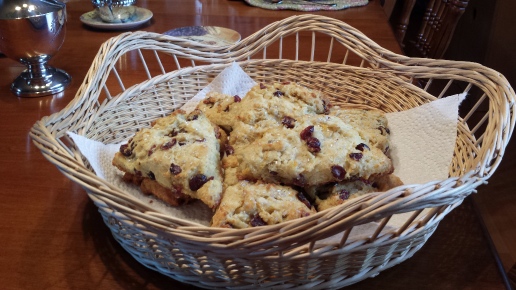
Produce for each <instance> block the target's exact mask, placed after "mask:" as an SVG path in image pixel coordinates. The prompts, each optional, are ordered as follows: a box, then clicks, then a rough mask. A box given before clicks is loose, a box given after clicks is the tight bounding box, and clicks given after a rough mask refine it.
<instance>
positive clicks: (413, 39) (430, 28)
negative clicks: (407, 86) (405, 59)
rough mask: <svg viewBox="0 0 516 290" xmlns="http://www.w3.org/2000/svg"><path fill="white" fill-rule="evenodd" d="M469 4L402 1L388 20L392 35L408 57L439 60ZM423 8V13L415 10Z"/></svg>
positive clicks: (440, 0)
mask: <svg viewBox="0 0 516 290" xmlns="http://www.w3.org/2000/svg"><path fill="white" fill-rule="evenodd" d="M468 3H469V0H421V1H420V0H417V1H416V0H401V1H398V3H397V5H396V7H395V8H394V9H395V11H393V13H392V16H391V24H392V25H393V29H394V32H395V35H396V37H397V39H398V41H399V43H400V45H401V47H402V48H403V50H404V51H405V54H406V55H408V56H415V57H428V58H442V57H443V55H444V53H445V52H446V49H447V48H448V45H449V44H450V41H451V39H452V37H453V33H454V31H455V27H456V26H457V23H458V22H459V19H460V17H461V16H462V14H464V11H465V10H466V7H467V6H468ZM417 4H419V5H426V8H425V10H424V12H423V13H418V12H417V11H414V10H415V9H414V7H415V6H416V5H417Z"/></svg>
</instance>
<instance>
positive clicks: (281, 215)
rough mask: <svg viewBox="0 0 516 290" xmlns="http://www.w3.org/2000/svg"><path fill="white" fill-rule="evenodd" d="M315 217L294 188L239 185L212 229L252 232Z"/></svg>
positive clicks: (218, 212)
mask: <svg viewBox="0 0 516 290" xmlns="http://www.w3.org/2000/svg"><path fill="white" fill-rule="evenodd" d="M314 213H316V211H315V209H314V207H313V206H312V205H311V204H310V202H309V201H308V200H307V199H306V197H305V196H304V195H303V193H301V192H299V191H296V190H294V189H292V188H291V187H287V186H282V185H277V184H270V183H262V182H257V183H254V182H249V181H239V182H237V183H236V184H234V185H231V186H229V187H228V188H227V189H226V190H225V192H224V196H223V197H222V200H221V202H220V205H219V207H218V208H217V210H216V211H215V214H214V215H213V218H212V222H211V226H213V227H226V228H249V227H256V226H264V225H274V224H278V223H281V222H285V221H288V220H293V219H297V218H300V217H306V216H309V215H311V214H314Z"/></svg>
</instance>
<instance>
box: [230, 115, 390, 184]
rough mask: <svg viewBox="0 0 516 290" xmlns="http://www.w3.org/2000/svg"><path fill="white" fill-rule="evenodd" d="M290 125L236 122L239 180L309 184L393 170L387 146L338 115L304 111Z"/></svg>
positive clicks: (233, 140) (234, 136)
mask: <svg viewBox="0 0 516 290" xmlns="http://www.w3.org/2000/svg"><path fill="white" fill-rule="evenodd" d="M291 124H292V126H290V125H289V126H287V125H285V124H283V123H281V122H277V121H274V120H265V121H261V122H258V123H256V124H254V125H253V126H251V125H247V124H244V123H239V124H238V125H237V126H235V128H234V130H233V132H232V133H231V135H230V137H229V145H230V146H232V148H233V155H234V157H233V158H232V159H233V161H232V162H231V163H232V164H233V166H236V167H237V176H238V178H239V179H246V180H263V181H264V182H267V183H278V184H285V185H295V186H301V187H306V186H314V185H322V184H326V183H329V182H340V181H344V180H350V179H357V178H363V179H366V180H368V179H370V178H373V177H375V176H380V175H385V174H389V173H391V172H392V171H393V166H392V161H391V160H390V158H389V157H387V156H386V155H385V154H384V152H382V150H380V149H378V148H377V147H375V146H371V145H369V144H368V143H367V140H364V139H363V138H362V137H361V136H360V134H359V132H358V130H357V129H355V128H354V127H352V126H351V125H349V124H346V123H344V122H343V121H342V120H340V119H339V118H337V117H335V116H329V115H305V116H301V117H297V119H295V120H294V121H293V122H292V123H291Z"/></svg>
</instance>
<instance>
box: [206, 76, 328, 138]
mask: <svg viewBox="0 0 516 290" xmlns="http://www.w3.org/2000/svg"><path fill="white" fill-rule="evenodd" d="M197 108H198V109H199V110H201V111H203V112H205V114H206V116H207V117H208V118H209V119H210V120H211V121H212V122H213V123H214V124H216V125H218V126H220V127H222V128H224V129H225V130H226V131H227V132H230V131H231V130H232V129H233V127H234V125H235V123H237V122H243V123H245V124H248V125H253V124H256V123H258V122H260V121H263V120H276V121H279V122H283V123H285V124H286V125H287V126H288V125H289V122H290V121H291V120H293V119H295V118H297V117H299V116H303V115H306V114H327V113H328V112H329V108H330V102H329V99H328V98H327V96H326V95H325V94H323V93H322V92H319V91H316V90H311V89H308V88H305V87H303V86H301V85H298V84H296V83H290V82H285V83H277V82H275V83H271V84H265V83H260V84H258V85H256V86H254V87H253V88H251V90H250V91H249V92H248V93H247V94H246V95H245V97H243V98H241V97H240V96H228V95H223V94H220V93H208V95H207V97H206V99H205V100H204V101H202V102H201V103H199V105H198V106H197Z"/></svg>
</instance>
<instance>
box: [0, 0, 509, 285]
mask: <svg viewBox="0 0 516 290" xmlns="http://www.w3.org/2000/svg"><path fill="white" fill-rule="evenodd" d="M379 2H380V1H379V0H374V1H370V3H369V4H368V5H366V6H364V7H357V8H350V9H346V10H341V11H332V12H313V13H315V14H322V15H326V16H330V17H334V18H337V19H340V20H343V21H345V22H347V23H348V24H350V25H352V26H354V27H355V28H357V29H359V30H361V31H362V32H363V33H364V34H366V35H367V36H368V37H370V38H371V39H373V40H374V41H376V42H377V43H378V44H380V45H381V46H383V47H385V48H387V49H389V50H392V51H394V52H398V53H400V52H401V50H400V48H399V46H398V43H397V42H396V39H395V37H394V34H393V32H392V30H391V28H390V27H389V25H388V22H387V18H386V16H385V14H384V11H383V9H382V7H381V6H380V3H379ZM138 5H139V6H141V7H145V8H148V9H150V10H151V11H152V12H153V13H154V17H153V18H152V20H151V21H150V22H149V23H147V24H145V25H143V26H141V27H139V28H137V29H139V30H146V31H153V32H160V33H161V32H165V31H167V30H169V29H172V28H176V27H181V26H192V25H215V26H223V27H228V28H231V29H234V30H237V31H238V32H239V33H240V34H241V35H242V37H246V36H248V35H250V34H252V33H253V32H255V31H257V30H258V29H260V28H262V27H263V26H265V25H267V24H270V23H272V22H274V21H277V20H280V19H283V18H285V17H288V16H291V15H295V14H300V13H304V12H299V11H272V10H264V9H260V8H256V7H252V6H249V5H247V4H246V3H245V2H243V1H227V0H175V1H160V0H155V1H151V0H149V1H145V0H141V1H139V2H138ZM92 9H93V7H92V5H91V3H90V1H85V0H82V1H68V2H67V13H68V22H67V32H66V33H67V34H66V38H65V42H64V44H63V46H62V48H61V49H60V51H59V52H58V53H57V55H56V56H55V57H54V58H53V59H52V60H51V61H50V64H51V65H53V66H56V67H58V68H61V69H63V70H65V71H67V72H68V73H69V74H70V75H71V76H72V78H73V79H72V83H71V85H70V86H69V87H68V88H67V89H66V90H65V91H64V92H63V93H60V94H57V95H53V96H46V97H40V98H17V97H15V96H14V95H13V94H12V93H11V92H10V89H9V88H10V84H11V82H12V80H13V79H14V78H15V77H16V76H18V74H19V73H21V72H22V71H23V70H24V66H23V65H21V64H19V63H17V62H15V61H14V60H11V59H8V58H6V57H4V56H2V57H0V92H1V93H0V116H1V119H2V121H1V122H0V164H1V166H0V176H1V183H0V184H1V186H0V196H1V200H2V202H1V203H0V219H1V222H0V237H1V247H0V285H1V286H0V288H2V289H143V288H145V289H194V287H192V286H188V285H184V284H182V283H180V282H177V281H174V280H172V279H170V278H168V277H165V276H163V275H161V274H159V273H157V272H154V271H152V270H149V269H147V268H145V267H144V266H142V265H141V264H139V263H138V262H137V261H136V260H134V259H133V258H132V257H131V256H130V255H129V254H128V253H127V252H125V251H124V250H123V249H122V248H121V246H119V245H118V244H117V243H116V241H115V240H114V239H113V238H112V236H111V234H110V233H109V230H108V228H107V227H106V226H105V225H104V224H103V221H102V220H101V217H100V215H99V214H98V212H97V209H96V207H95V206H94V205H93V203H92V202H91V201H90V200H89V199H88V198H87V196H86V194H85V191H84V190H83V189H82V188H81V187H80V186H78V185H76V184H74V183H73V182H72V181H70V180H68V179H67V178H66V177H65V176H63V175H62V174H61V173H60V172H59V170H58V168H56V167H54V166H53V165H51V164H50V163H49V162H47V161H46V160H45V159H44V157H43V156H42V155H41V154H40V152H39V150H38V149H37V148H36V147H35V146H34V145H33V144H32V142H31V140H30V138H29V136H28V132H29V130H30V128H31V127H32V125H33V124H34V123H35V122H36V121H37V120H39V119H41V118H42V117H43V116H46V115H49V114H51V113H54V112H58V111H60V110H62V109H63V108H64V107H65V106H66V105H67V104H68V103H69V102H70V100H71V99H72V98H73V97H74V96H75V93H76V92H77V89H78V87H79V86H80V84H81V82H82V81H83V79H84V77H85V75H86V73H87V70H88V69H89V67H90V65H91V63H92V61H93V59H94V57H95V55H96V53H97V51H98V49H99V47H100V45H101V44H102V43H103V42H104V41H106V40H107V39H109V38H110V37H113V36H116V35H118V34H119V33H121V31H104V30H96V29H92V28H89V27H87V26H85V25H83V24H82V23H81V22H80V20H79V17H80V16H81V15H82V14H83V13H86V12H88V11H91V10H92ZM480 225H481V224H480V222H479V220H478V218H477V216H476V215H475V214H474V211H473V209H472V206H471V204H470V201H469V199H468V200H466V202H465V203H464V204H463V205H461V206H460V207H459V208H457V209H455V210H454V211H453V212H452V213H451V214H450V215H449V216H447V217H446V218H445V220H444V221H443V222H441V225H440V226H439V227H438V229H437V231H436V232H435V234H434V235H433V236H432V237H431V238H430V239H429V241H428V242H427V244H426V245H425V246H424V247H423V248H422V249H421V250H420V251H419V252H418V253H416V254H415V256H414V257H412V258H411V259H409V260H408V261H406V262H404V263H402V264H400V265H398V266H395V267H394V268H392V269H389V270H386V271H384V272H382V273H381V274H380V275H379V276H377V277H375V278H371V279H367V280H365V281H363V282H360V283H358V284H355V285H352V286H350V287H348V288H347V289H379V288H382V289H506V283H505V276H503V275H502V273H501V272H500V271H499V270H498V265H499V264H498V260H497V259H496V257H495V256H494V255H493V254H492V251H491V248H490V246H489V243H488V240H487V239H486V236H485V235H484V233H483V231H482V229H481V226H480Z"/></svg>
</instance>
